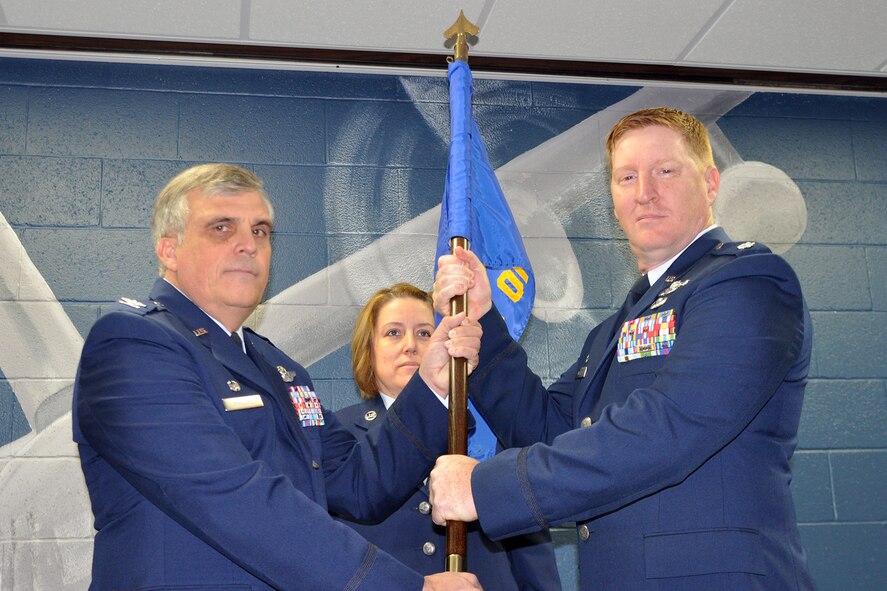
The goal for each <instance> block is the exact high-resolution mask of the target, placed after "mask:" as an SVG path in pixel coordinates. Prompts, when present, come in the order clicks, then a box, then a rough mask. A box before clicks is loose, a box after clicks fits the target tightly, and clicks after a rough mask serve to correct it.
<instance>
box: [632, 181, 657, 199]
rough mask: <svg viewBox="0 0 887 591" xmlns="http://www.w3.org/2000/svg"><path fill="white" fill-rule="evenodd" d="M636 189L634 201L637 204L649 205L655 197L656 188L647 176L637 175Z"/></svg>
mask: <svg viewBox="0 0 887 591" xmlns="http://www.w3.org/2000/svg"><path fill="white" fill-rule="evenodd" d="M637 189H638V191H637V196H636V199H637V202H638V203H641V204H645V203H649V202H650V201H653V200H654V199H656V197H657V194H656V186H655V184H654V183H653V179H652V178H651V176H650V175H648V174H638V183H637Z"/></svg>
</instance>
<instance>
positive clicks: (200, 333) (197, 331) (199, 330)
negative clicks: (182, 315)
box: [191, 326, 209, 337]
mask: <svg viewBox="0 0 887 591" xmlns="http://www.w3.org/2000/svg"><path fill="white" fill-rule="evenodd" d="M191 332H193V333H194V336H195V337H202V336H203V335H205V334H206V333H207V332H209V331H207V330H206V329H205V328H203V327H202V326H201V327H200V328H197V329H194V330H193V331H191Z"/></svg>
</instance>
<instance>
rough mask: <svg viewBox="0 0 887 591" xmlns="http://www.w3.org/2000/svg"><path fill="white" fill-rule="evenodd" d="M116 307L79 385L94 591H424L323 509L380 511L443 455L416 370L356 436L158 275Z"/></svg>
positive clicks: (278, 356)
mask: <svg viewBox="0 0 887 591" xmlns="http://www.w3.org/2000/svg"><path fill="white" fill-rule="evenodd" d="M123 301H125V302H128V305H122V306H119V307H118V309H117V310H116V311H114V312H112V313H110V314H108V315H106V316H104V317H102V318H101V319H100V320H99V321H98V322H97V323H96V324H95V326H94V327H93V329H92V331H91V332H90V334H89V337H88V338H87V340H86V343H85V345H84V349H83V355H82V357H81V361H80V366H79V369H78V375H77V379H76V383H75V388H74V406H73V425H74V427H73V428H74V440H75V441H76V443H77V444H78V447H79V451H80V459H81V465H82V468H83V473H84V475H85V477H86V483H87V486H88V488H89V494H90V499H91V502H92V510H93V513H94V515H95V528H96V530H98V531H97V534H96V537H95V550H94V557H93V580H92V586H91V589H93V590H97V591H99V590H113V591H121V590H135V589H143V590H148V589H150V590H164V589H177V590H179V589H188V591H196V590H198V589H207V590H208V589H213V590H224V591H234V590H238V591H240V590H244V591H245V590H269V589H287V590H289V589H310V590H312V591H314V590H321V589H336V590H338V589H355V590H364V589H366V590H379V591H382V590H390V589H417V590H418V589H421V587H422V583H423V581H422V577H421V576H420V575H419V574H418V573H416V572H415V571H413V570H412V569H410V568H408V567H406V566H404V565H402V564H400V563H398V562H397V561H395V560H394V559H393V558H392V557H391V556H390V555H388V554H386V553H384V552H381V551H378V549H377V548H376V547H375V546H373V545H371V544H370V543H368V542H367V541H366V540H364V539H363V538H362V537H361V536H360V535H358V534H357V533H356V532H354V531H353V530H351V529H350V528H348V527H346V526H345V525H343V524H341V523H338V522H335V521H334V520H333V519H331V518H330V516H329V514H328V510H334V511H336V512H338V513H344V514H347V515H351V516H353V517H356V518H361V519H380V518H382V517H384V516H385V515H387V514H388V513H389V512H391V511H393V510H394V509H395V508H396V502H397V500H402V499H403V498H404V496H405V494H409V491H412V490H414V489H415V487H416V486H417V484H419V483H421V481H422V479H423V478H424V477H425V474H426V473H427V472H428V470H429V469H430V467H431V465H432V464H433V462H434V459H435V457H436V456H437V455H438V454H439V453H441V452H442V451H444V450H445V449H446V437H447V435H446V425H447V419H446V410H445V409H444V408H443V406H442V405H441V404H440V402H439V401H438V400H436V399H435V397H434V396H433V395H431V394H430V392H429V391H428V388H427V387H426V386H425V385H424V383H422V381H421V379H420V378H419V377H418V376H415V378H414V380H413V382H411V383H410V384H408V385H407V387H406V389H405V391H404V393H403V395H402V396H399V397H398V401H397V403H396V404H395V405H393V406H392V408H391V412H389V413H388V414H387V415H386V417H385V418H384V419H383V420H382V423H383V424H382V425H381V426H380V428H379V429H378V430H377V431H376V432H375V433H374V434H373V436H371V437H367V438H365V439H364V440H363V441H361V442H358V441H357V440H356V439H355V438H354V436H352V435H351V433H349V432H348V430H347V429H345V428H344V427H343V426H342V425H341V424H340V423H339V421H338V420H337V419H336V417H335V415H334V414H333V413H331V412H328V411H326V410H325V409H323V408H322V407H321V406H319V403H318V404H313V403H314V402H315V399H314V398H313V397H312V391H313V385H312V383H311V379H310V378H309V376H308V374H307V372H306V371H305V369H304V368H302V367H301V366H300V365H298V364H297V363H296V362H294V361H293V360H292V359H290V358H289V357H287V356H286V355H285V354H284V353H282V352H281V351H279V350H278V349H276V348H275V347H274V346H273V345H272V344H271V343H269V342H268V341H266V340H265V339H263V338H262V337H260V336H259V335H257V334H255V333H254V332H252V331H250V330H248V329H247V330H245V331H244V337H245V338H244V341H245V345H246V347H247V351H248V353H249V356H246V355H244V354H243V350H242V349H240V348H239V347H238V346H237V345H236V344H235V343H234V342H233V341H232V340H231V339H230V338H229V337H228V335H227V334H226V333H225V332H224V331H223V330H222V329H221V328H219V327H218V326H217V325H216V324H215V323H214V322H213V321H212V319H210V318H209V317H208V316H207V315H206V314H204V313H203V312H202V311H201V310H200V309H199V308H197V306H195V305H194V304H193V303H191V302H190V301H189V300H188V299H187V298H186V297H184V296H183V295H182V294H181V293H179V292H178V290H176V289H175V288H174V287H172V286H171V285H170V284H168V283H167V282H165V281H163V280H158V281H157V283H156V284H155V286H154V289H153V291H152V294H151V300H150V303H148V304H147V305H146V304H142V303H140V302H136V301H134V300H123ZM247 396H252V397H253V398H245V397H247ZM226 399H227V400H228V404H231V403H232V400H234V401H235V402H237V401H239V402H244V401H253V402H252V404H249V403H247V404H246V406H247V407H248V408H243V409H241V410H227V411H226V407H225V404H226V402H225V400H226ZM256 401H258V403H257V402H256ZM297 403H300V404H301V406H302V412H303V413H304V414H303V415H302V416H300V415H299V413H298V412H297V411H296V406H297ZM312 411H313V414H312Z"/></svg>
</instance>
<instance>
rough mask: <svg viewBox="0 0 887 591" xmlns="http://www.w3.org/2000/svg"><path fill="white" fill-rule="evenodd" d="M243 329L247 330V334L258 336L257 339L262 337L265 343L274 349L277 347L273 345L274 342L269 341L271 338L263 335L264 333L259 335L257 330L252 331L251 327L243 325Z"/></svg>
mask: <svg viewBox="0 0 887 591" xmlns="http://www.w3.org/2000/svg"><path fill="white" fill-rule="evenodd" d="M243 330H244V332H248V333H249V334H251V335H253V336H254V337H256V338H258V339H262V340H263V341H265V342H266V343H268V344H269V345H271V346H272V347H274V348H275V349H276V348H277V347H276V346H275V345H274V343H272V342H271V339H269V338H268V337H266V336H264V335H260V334H259V333H257V332H256V331H254V330H253V329H251V328H250V327H248V326H244V327H243Z"/></svg>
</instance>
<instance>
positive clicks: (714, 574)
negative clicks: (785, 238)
mask: <svg viewBox="0 0 887 591" xmlns="http://www.w3.org/2000/svg"><path fill="white" fill-rule="evenodd" d="M638 318H641V319H644V320H640V321H638V322H629V324H628V327H627V328H631V327H632V326H634V327H635V328H638V326H639V325H640V327H641V330H640V332H641V333H646V332H647V331H646V329H647V328H651V329H653V330H654V332H655V334H656V336H655V338H653V339H651V340H650V341H644V340H640V339H638V338H636V337H633V336H631V335H630V334H629V335H627V336H622V335H621V332H622V331H621V330H620V327H621V326H622V324H621V323H619V322H618V319H617V318H616V317H615V316H613V317H610V318H608V319H607V320H604V321H603V322H602V323H601V324H600V325H598V326H597V327H595V328H594V329H593V330H592V331H591V333H590V334H589V336H588V338H587V340H586V342H585V344H584V346H583V347H582V349H581V353H580V355H579V359H578V360H577V362H576V363H574V364H573V366H572V367H570V369H568V370H567V371H566V372H565V373H564V374H563V375H561V377H560V379H559V380H558V381H557V382H555V383H554V384H553V385H552V386H551V387H549V388H548V389H547V390H546V388H544V387H543V386H542V384H541V382H540V380H539V378H538V377H536V376H535V375H533V374H532V373H531V372H530V371H529V370H528V369H527V366H526V365H527V359H526V355H525V354H524V352H523V350H522V349H521V348H520V347H519V346H518V345H517V344H515V343H514V341H512V340H511V339H510V337H509V336H508V332H507V330H506V328H505V327H504V325H503V324H502V323H501V322H500V320H499V315H498V314H497V313H496V312H495V310H494V311H493V312H492V313H489V314H487V315H486V316H485V317H484V318H483V319H482V322H481V324H482V326H483V330H484V335H483V342H482V346H481V352H480V358H481V365H480V366H479V367H478V368H477V369H476V370H475V372H474V373H473V374H472V376H471V378H470V381H469V385H470V388H471V392H472V398H473V399H474V401H475V404H476V406H477V407H478V408H479V409H480V410H481V412H482V413H483V415H484V417H485V418H486V419H487V420H488V421H489V422H490V424H491V425H492V427H493V429H494V430H495V431H496V432H497V434H498V435H499V437H500V439H502V440H503V441H505V443H506V444H507V445H509V446H511V447H514V448H516V449H509V450H506V451H504V452H502V453H501V454H499V455H497V456H496V457H495V458H493V459H491V460H489V461H487V462H484V463H483V464H481V465H479V466H478V467H477V468H476V469H475V471H474V473H473V476H472V487H473V491H474V499H475V503H476V506H477V510H478V514H479V518H480V523H481V525H482V527H483V529H484V531H486V532H487V533H488V534H490V535H491V536H492V537H493V538H500V537H503V536H510V535H515V534H520V533H523V532H527V531H535V530H538V529H540V528H544V527H548V526H550V525H551V524H556V523H563V522H576V524H577V530H578V535H579V562H580V578H581V581H582V586H583V588H584V589H595V590H597V589H625V590H632V591H634V590H639V589H656V590H677V589H693V590H708V589H719V590H725V591H727V590H746V589H770V590H785V589H793V590H797V589H812V588H813V583H812V581H811V578H810V575H809V573H808V570H807V566H806V560H805V556H804V552H803V549H802V548H801V545H800V541H799V536H798V530H797V526H796V519H795V510H794V506H793V503H792V497H791V493H790V491H789V482H790V481H791V472H790V469H789V459H790V458H791V456H792V453H793V451H794V448H795V445H796V433H797V428H798V421H799V418H800V414H801V402H802V399H803V394H804V386H805V384H806V381H807V370H808V367H809V363H810V352H811V346H812V342H811V339H812V333H811V323H810V318H809V314H808V312H807V309H806V306H805V304H804V301H803V298H802V295H801V289H800V286H799V283H798V280H797V278H796V276H795V274H794V272H793V271H792V270H791V268H790V267H789V266H788V264H786V263H785V261H783V260H782V259H781V258H780V257H778V256H776V255H774V254H772V253H770V251H769V249H767V248H766V247H764V246H762V245H758V244H754V243H750V242H747V243H742V244H738V243H732V244H731V243H728V238H727V236H726V234H725V233H724V232H723V231H722V230H721V229H719V228H715V229H713V230H711V231H710V232H708V233H706V234H705V235H703V236H702V237H700V238H699V239H697V240H696V241H695V242H694V243H693V244H691V245H690V247H689V248H687V249H686V250H685V251H684V252H683V253H682V254H681V255H680V256H679V257H678V258H677V259H676V260H675V261H674V263H672V264H671V265H670V267H669V269H668V271H667V272H666V273H665V274H664V275H663V276H662V277H661V278H660V279H659V280H658V281H657V282H656V283H655V284H654V285H653V286H652V287H651V288H650V289H649V290H648V291H647V292H646V293H645V294H644V296H643V297H642V298H641V299H640V301H638V302H637V304H635V305H634V306H633V307H632V308H631V309H630V310H629V311H628V316H627V320H628V321H632V320H634V319H638ZM617 323H618V324H619V326H617ZM614 332H615V333H617V334H616V336H613V334H614ZM620 341H622V343H620ZM620 345H622V346H620ZM617 349H621V350H619V351H617ZM617 353H619V354H622V355H624V358H623V359H620V358H618V355H617ZM583 368H584V369H583ZM537 442H538V443H537Z"/></svg>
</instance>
